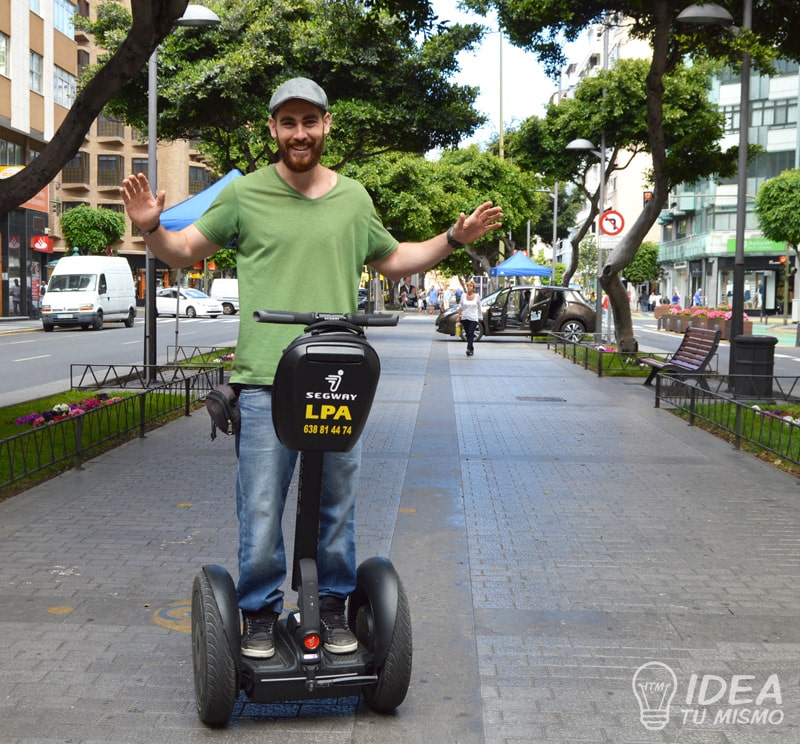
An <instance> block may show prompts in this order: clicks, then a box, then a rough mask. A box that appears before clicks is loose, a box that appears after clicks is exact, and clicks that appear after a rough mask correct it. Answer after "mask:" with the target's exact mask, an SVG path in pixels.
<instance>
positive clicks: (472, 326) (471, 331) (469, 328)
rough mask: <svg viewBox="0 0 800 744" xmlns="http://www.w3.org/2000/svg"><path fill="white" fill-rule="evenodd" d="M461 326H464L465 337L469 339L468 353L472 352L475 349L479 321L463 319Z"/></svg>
mask: <svg viewBox="0 0 800 744" xmlns="http://www.w3.org/2000/svg"><path fill="white" fill-rule="evenodd" d="M461 325H462V326H464V335H465V336H466V337H467V351H472V350H473V349H474V348H475V331H476V330H477V329H478V321H477V320H466V319H462V320H461Z"/></svg>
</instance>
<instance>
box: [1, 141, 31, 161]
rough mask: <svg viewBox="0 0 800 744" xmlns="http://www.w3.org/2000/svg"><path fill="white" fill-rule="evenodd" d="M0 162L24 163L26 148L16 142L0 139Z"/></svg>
mask: <svg viewBox="0 0 800 744" xmlns="http://www.w3.org/2000/svg"><path fill="white" fill-rule="evenodd" d="M0 163H2V164H3V165H24V164H25V148H24V147H23V146H22V145H20V144H17V143H16V142H9V141H8V140H4V139H0Z"/></svg>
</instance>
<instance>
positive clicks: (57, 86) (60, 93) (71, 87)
mask: <svg viewBox="0 0 800 744" xmlns="http://www.w3.org/2000/svg"><path fill="white" fill-rule="evenodd" d="M76 90H77V85H76V81H75V76H74V75H71V74H70V73H68V72H67V71H66V70H64V69H62V68H61V67H58V66H57V65H56V66H55V67H54V68H53V100H54V101H55V102H56V103H58V104H60V105H61V106H64V107H65V108H69V107H70V106H72V104H73V102H74V101H75V93H76Z"/></svg>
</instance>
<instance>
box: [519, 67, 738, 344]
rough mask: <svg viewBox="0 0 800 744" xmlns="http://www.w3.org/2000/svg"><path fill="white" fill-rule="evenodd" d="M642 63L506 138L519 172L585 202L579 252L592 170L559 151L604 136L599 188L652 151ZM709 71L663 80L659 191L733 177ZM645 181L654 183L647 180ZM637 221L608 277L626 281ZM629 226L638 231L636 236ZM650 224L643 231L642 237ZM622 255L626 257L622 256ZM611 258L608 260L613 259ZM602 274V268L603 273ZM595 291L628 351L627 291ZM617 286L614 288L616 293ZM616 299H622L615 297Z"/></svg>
mask: <svg viewBox="0 0 800 744" xmlns="http://www.w3.org/2000/svg"><path fill="white" fill-rule="evenodd" d="M648 67H649V63H648V61H647V60H643V59H626V60H621V61H620V62H618V63H617V65H615V67H614V68H612V69H611V70H608V71H607V72H601V73H599V74H598V75H597V76H593V77H588V78H586V79H584V80H583V81H582V82H581V83H580V85H579V86H578V87H577V89H576V90H575V93H574V95H573V97H572V98H568V99H565V100H563V101H561V102H559V104H558V105H551V106H549V107H548V108H547V111H546V115H545V118H544V119H537V118H531V119H528V120H526V121H525V122H523V124H522V126H521V127H520V129H519V130H518V131H517V132H515V133H514V134H512V135H511V136H510V138H509V146H508V149H509V152H511V153H512V155H513V156H514V158H515V160H516V162H518V163H519V164H521V165H522V166H523V167H534V166H535V167H538V168H539V169H540V170H542V171H543V172H545V173H547V174H548V175H550V176H552V177H555V178H557V179H559V180H560V181H562V182H563V181H568V182H572V183H574V184H575V185H576V186H577V187H578V189H579V191H580V193H582V194H583V195H584V197H585V198H586V199H587V200H588V201H589V204H590V209H589V212H588V214H587V216H586V219H585V220H584V222H583V223H582V224H581V226H580V227H579V228H578V230H577V231H576V232H575V233H574V235H572V236H571V240H572V244H573V246H579V245H581V241H583V239H584V237H586V235H587V234H588V232H589V229H590V228H591V226H592V224H593V222H594V220H595V218H596V217H597V215H598V213H599V211H600V204H599V200H600V188H599V185H598V186H597V187H596V188H595V190H594V191H590V190H589V189H588V188H587V186H586V183H585V179H586V176H587V172H588V170H589V168H591V167H593V166H594V165H595V164H596V163H597V158H596V156H595V155H593V154H590V153H569V152H567V151H566V145H567V143H568V142H570V141H571V140H573V139H578V138H591V139H592V140H593V141H595V142H597V141H599V139H600V136H601V134H605V137H606V142H607V153H608V165H607V167H606V169H605V178H606V183H608V181H609V180H610V179H611V177H612V175H613V174H614V173H615V172H617V171H620V170H624V169H625V168H627V167H628V166H629V164H630V163H631V161H632V160H633V158H634V156H635V155H637V154H639V153H649V152H650V151H651V147H650V140H649V133H648V125H647V100H646V92H645V88H646V79H647V74H648ZM712 69H713V67H712V66H711V65H710V64H708V63H698V64H695V65H692V66H691V67H685V66H683V65H677V66H676V67H675V68H674V69H673V71H672V72H671V73H670V74H668V75H665V77H664V81H665V86H664V95H663V99H662V115H663V119H664V122H665V132H664V146H665V148H666V150H665V153H666V154H665V163H666V171H665V175H664V179H663V180H664V181H665V188H667V189H669V188H671V187H672V186H674V185H675V184H677V183H682V182H686V181H688V182H692V181H696V180H697V179H699V178H701V177H707V176H714V175H723V176H730V175H733V173H734V172H735V167H736V151H735V150H733V151H728V152H722V150H721V148H720V146H719V140H720V138H721V137H722V135H723V125H724V121H723V117H722V114H721V112H720V111H719V110H718V108H717V107H716V106H715V105H714V104H712V103H710V102H709V100H708V86H709V85H710V72H711V70H712ZM647 177H648V178H654V174H653V173H650V174H648V176H647ZM641 219H642V217H641V215H640V217H639V219H637V221H636V223H635V225H634V228H633V229H632V230H631V233H632V234H633V235H634V236H635V237H636V240H633V238H632V237H631V233H629V235H628V236H626V238H625V240H623V241H622V242H621V244H620V247H618V248H617V249H616V250H615V251H614V252H613V253H612V259H609V262H611V261H612V260H613V261H615V263H613V267H614V270H615V271H616V272H617V273H622V272H623V270H624V271H625V273H626V276H627V270H626V267H627V266H629V265H630V262H631V261H632V260H633V258H634V257H635V255H636V252H637V251H638V250H639V246H640V245H641V241H642V239H643V237H644V233H643V232H641V229H642V228H641V224H640V222H641ZM636 224H639V225H640V229H639V231H638V232H636V231H635V228H636ZM649 228H650V224H647V228H646V229H647V230H649ZM623 248H625V251H623ZM614 254H617V258H616V259H613V255H614ZM578 260H579V251H577V250H573V252H572V263H571V264H570V266H569V267H568V269H567V272H566V275H565V277H564V280H565V281H566V282H569V279H571V278H572V276H574V275H575V273H576V272H577V270H578ZM607 269H608V262H607V265H606V267H605V268H604V270H607ZM601 284H602V285H603V287H604V288H605V289H606V291H607V292H608V294H609V297H611V303H612V308H613V312H614V319H615V327H616V332H617V340H618V342H619V343H620V344H621V345H622V340H623V339H628V341H627V342H626V343H628V344H630V345H631V346H632V345H634V344H635V340H634V339H633V321H632V317H631V312H630V304H629V302H628V296H627V291H626V290H625V289H624V288H623V287H622V283H621V281H620V280H619V279H618V277H616V274H615V279H614V280H613V281H612V280H609V281H608V282H605V283H604V282H602V280H601ZM617 285H618V286H617ZM619 291H621V293H622V294H621V295H620V294H619Z"/></svg>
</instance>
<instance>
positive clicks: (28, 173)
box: [0, 0, 188, 214]
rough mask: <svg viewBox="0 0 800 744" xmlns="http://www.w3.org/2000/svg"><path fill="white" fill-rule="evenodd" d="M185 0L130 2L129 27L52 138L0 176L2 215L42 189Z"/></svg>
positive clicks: (162, 35) (153, 46)
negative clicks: (20, 166) (12, 172)
mask: <svg viewBox="0 0 800 744" xmlns="http://www.w3.org/2000/svg"><path fill="white" fill-rule="evenodd" d="M187 5H188V0H133V1H132V3H131V9H132V13H133V25H132V27H131V30H130V31H129V32H128V35H127V36H126V37H125V41H124V42H123V43H122V46H120V48H119V49H118V50H117V52H116V54H114V56H113V57H112V58H111V59H110V60H109V61H108V62H107V63H106V64H105V65H104V66H103V67H102V68H101V69H99V70H98V71H97V74H96V75H95V76H94V78H92V80H91V81H90V82H89V83H88V84H87V85H86V87H85V88H83V89H82V90H81V92H80V93H79V94H78V95H77V96H76V98H75V102H74V103H73V104H72V107H71V108H70V110H69V113H67V116H66V118H65V119H64V121H63V123H62V124H61V126H60V127H59V128H58V131H56V133H55V135H54V136H53V139H52V140H50V142H48V143H47V145H45V147H44V149H43V150H42V151H41V153H40V154H39V156H38V157H37V158H36V159H35V160H34V161H33V162H32V163H30V164H28V165H26V166H25V167H24V168H23V169H22V170H20V171H19V173H17V174H16V175H14V176H12V177H11V178H7V179H4V180H0V214H6V213H8V212H9V211H10V210H12V209H16V208H17V207H18V206H19V205H20V204H22V203H23V202H25V201H27V200H28V199H30V198H31V197H33V196H34V195H35V194H37V193H38V192H39V191H41V190H42V189H43V188H44V187H45V186H46V185H47V184H48V183H50V181H52V180H53V179H54V178H55V177H56V176H57V175H58V172H59V171H60V170H61V169H62V168H63V167H64V166H65V165H66V164H67V163H68V162H69V161H70V160H71V159H72V158H73V157H74V156H75V154H76V153H77V152H78V151H79V150H80V148H81V145H82V144H83V140H84V137H85V136H86V133H87V132H88V131H89V128H90V127H91V126H92V123H93V122H94V120H95V119H96V118H97V116H98V114H99V113H100V112H101V111H102V110H103V106H105V104H106V102H107V101H108V100H109V98H111V97H112V96H113V95H114V94H115V93H116V92H117V91H118V90H119V89H120V88H122V86H123V85H125V83H126V82H127V81H128V80H130V79H131V78H132V77H134V76H135V75H136V74H137V73H138V72H139V70H141V69H142V67H144V66H145V65H146V64H147V62H148V60H149V59H150V55H151V54H152V52H153V51H154V50H155V49H156V47H157V46H158V45H159V44H160V43H161V41H162V40H163V39H164V38H166V36H167V34H169V32H170V31H171V30H172V27H173V26H174V24H175V21H177V20H178V18H180V17H181V16H182V15H183V13H184V11H185V10H186V6H187Z"/></svg>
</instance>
